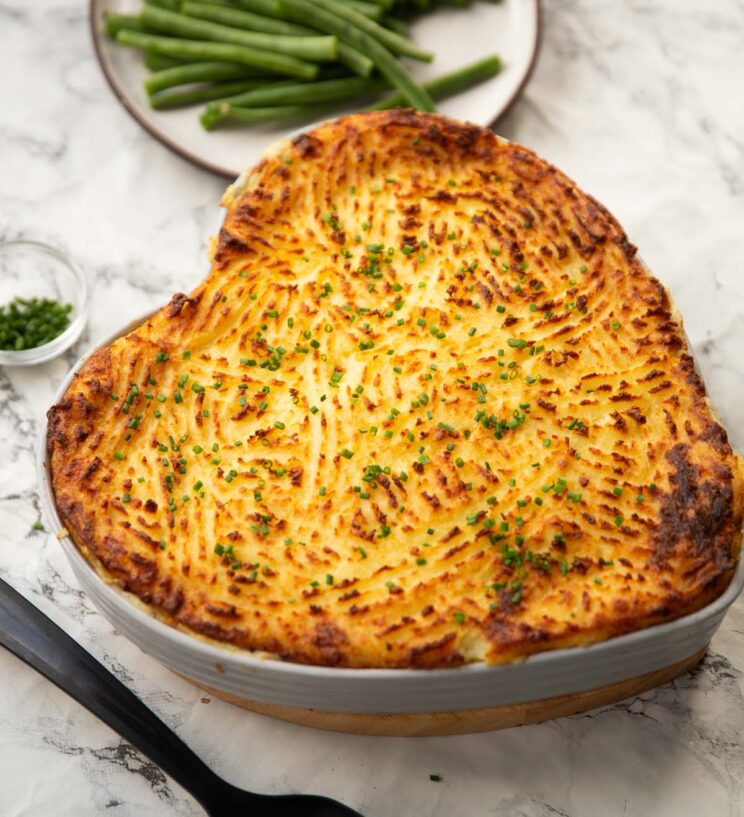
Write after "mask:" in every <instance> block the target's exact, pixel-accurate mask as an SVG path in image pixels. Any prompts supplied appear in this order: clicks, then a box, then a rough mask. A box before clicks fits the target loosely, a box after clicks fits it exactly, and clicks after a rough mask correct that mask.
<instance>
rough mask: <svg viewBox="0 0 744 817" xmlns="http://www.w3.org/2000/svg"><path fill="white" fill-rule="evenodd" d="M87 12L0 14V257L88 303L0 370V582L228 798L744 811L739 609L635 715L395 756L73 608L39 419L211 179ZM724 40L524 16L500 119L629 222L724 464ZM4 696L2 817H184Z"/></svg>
mask: <svg viewBox="0 0 744 817" xmlns="http://www.w3.org/2000/svg"><path fill="white" fill-rule="evenodd" d="M86 6H87V4H86V3H85V2H83V0H43V2H42V1H41V0H38V2H34V3H26V2H23V0H0V46H1V47H2V51H3V55H4V58H5V59H4V61H3V64H4V77H3V83H2V92H1V98H2V101H3V104H2V106H0V140H1V143H2V150H0V238H1V239H10V238H17V237H28V238H35V239H39V240H42V241H47V242H49V243H51V244H54V245H57V246H59V247H61V248H63V249H64V250H66V251H67V252H68V253H69V254H70V255H71V256H72V257H73V258H75V259H76V260H78V261H79V262H80V263H82V264H83V265H84V267H85V268H86V270H87V272H88V274H89V276H90V281H91V284H92V298H93V311H92V319H91V321H90V325H89V327H88V331H87V336H86V337H84V338H83V339H82V340H81V342H80V344H78V347H77V349H76V350H73V351H72V352H70V353H69V354H68V355H66V356H65V358H64V359H60V360H57V361H55V362H53V363H50V364H47V365H45V366H43V367H40V368H38V369H31V370H21V369H16V370H11V369H0V576H1V577H2V578H4V579H6V580H7V581H9V582H10V583H11V584H13V585H14V586H15V587H17V588H18V589H19V590H20V591H21V592H22V593H23V594H24V595H25V596H27V597H28V598H29V599H30V600H31V601H32V602H33V603H34V604H36V605H38V606H39V607H40V608H41V609H42V610H44V611H45V612H46V613H47V614H48V615H49V616H51V617H52V618H53V619H54V620H55V621H56V622H58V623H59V624H60V625H61V626H62V627H63V628H64V629H65V630H66V631H67V632H69V633H70V634H71V635H72V636H73V637H75V638H76V639H78V640H79V641H80V642H81V643H82V644H83V645H84V646H85V647H86V648H87V649H88V650H90V651H91V652H92V653H93V654H94V655H95V656H96V657H97V658H98V659H99V660H100V661H102V662H103V663H104V664H105V665H106V666H107V667H108V668H109V669H111V670H112V671H113V672H114V673H115V674H116V675H117V676H118V677H119V678H120V679H122V680H123V681H124V682H125V683H126V684H127V685H128V686H129V687H131V688H132V689H133V690H134V691H135V692H136V693H137V694H138V695H139V696H140V697H141V698H142V699H143V700H144V701H145V702H146V703H147V705H148V706H150V707H151V708H152V709H153V710H154V711H155V712H157V713H158V714H159V715H160V716H161V717H162V718H163V720H165V721H166V723H168V724H169V725H170V726H171V727H172V728H174V729H175V730H176V731H177V732H178V734H179V735H180V736H181V737H183V738H184V739H185V740H186V742H187V743H189V744H190V745H191V746H192V747H193V748H194V749H195V751H196V752H197V753H198V754H199V755H201V757H203V758H204V759H205V761H206V762H207V763H208V764H210V765H211V766H212V768H214V769H215V770H216V771H217V772H218V773H219V774H221V775H223V776H224V777H225V778H227V779H228V780H230V781H231V782H234V783H236V784H238V785H241V786H244V787H247V788H251V789H254V790H258V791H263V792H287V791H290V790H294V791H308V792H318V793H324V794H328V795H331V796H333V797H337V798H339V799H341V800H343V801H345V802H346V803H348V804H349V805H351V806H353V807H354V808H356V809H358V810H359V811H360V812H361V813H363V814H364V815H365V817H400V815H409V814H410V815H413V814H417V815H418V814H427V815H437V816H439V815H441V816H442V817H449V815H467V816H468V817H486V815H499V816H501V815H504V817H506V816H507V815H509V817H511V816H512V815H523V816H524V817H549V816H550V817H552V816H553V815H562V816H563V817H566V816H567V815H570V817H594V815H597V814H601V815H603V817H614V815H618V817H619V815H627V816H628V817H633V816H637V817H645V815H655V817H667V816H668V817H693V816H694V817H698V815H706V817H723V816H724V815H726V816H727V817H736V815H741V814H742V813H744V792H743V787H744V599H741V600H740V601H739V602H738V603H737V604H736V605H735V606H734V608H733V609H732V610H731V612H730V614H729V615H728V617H727V618H726V620H725V622H724V624H723V626H722V628H721V630H720V631H719V633H718V634H717V635H716V637H715V638H714V640H713V643H712V646H711V649H710V652H709V653H708V656H707V657H706V658H705V660H704V661H703V663H702V664H701V665H700V666H699V667H697V668H696V669H695V670H694V671H692V672H689V673H687V674H685V675H683V676H681V677H680V678H678V679H677V680H676V681H674V682H672V683H670V684H667V685H666V686H664V687H661V688H660V689H657V690H655V691H652V692H649V693H646V694H644V695H642V696H640V697H639V698H636V699H634V700H630V701H626V702H623V703H621V704H617V705H615V706H609V707H606V708H604V709H600V710H595V711H593V712H590V713H587V714H584V715H578V716H574V717H570V718H565V719H563V720H559V721H554V722H550V723H545V724H542V725H539V726H529V727H523V728H520V729H512V730H508V731H504V732H495V733H491V734H482V735H473V736H465V737H454V738H417V739H387V738H369V737H357V736H346V735H338V734H332V733H323V732H316V731H312V730H309V729H304V728H301V727H296V726H292V725H289V724H285V723H281V722H278V721H273V720H270V719H267V718H263V717H261V716H258V715H253V714H251V713H248V712H244V711H242V710H238V709H235V708H233V707H231V706H230V705H228V704H226V703H222V702H221V701H218V700H211V699H209V698H206V697H205V696H204V694H203V693H202V692H200V691H198V690H196V689H195V688H193V687H192V686H190V685H189V684H187V683H186V682H185V681H182V680H181V679H179V678H177V677H176V676H174V675H172V674H171V673H170V672H168V671H167V670H165V669H163V668H162V667H161V666H160V665H159V664H158V663H157V662H156V661H155V660H153V659H152V658H149V657H147V656H145V655H143V654H142V653H140V652H139V651H138V650H137V648H136V647H134V646H133V645H132V644H131V643H129V642H128V641H127V640H126V639H125V638H124V637H123V636H121V635H119V634H117V633H116V632H114V631H113V630H112V628H111V627H110V626H109V625H108V623H107V622H106V621H105V620H104V619H103V618H102V617H101V616H100V615H99V614H98V613H97V612H96V611H95V610H94V608H93V607H92V605H91V603H90V602H89V601H88V599H87V598H86V597H85V596H84V595H83V594H82V593H81V592H80V590H79V589H78V586H77V583H76V581H75V579H74V577H73V575H72V573H71V571H70V569H69V567H68V566H67V564H66V562H65V559H64V557H63V555H62V551H61V549H60V548H59V547H58V545H57V543H56V541H55V539H54V537H52V536H50V535H48V534H46V533H44V532H40V531H37V530H35V529H34V523H35V522H37V520H38V519H39V514H40V508H39V502H38V498H37V495H36V477H35V468H34V454H33V449H34V445H35V437H36V433H37V429H38V423H39V419H40V417H41V416H42V414H43V412H44V411H45V409H46V408H47V407H48V405H49V404H50V401H51V399H52V395H53V393H54V390H55V388H56V387H57V386H58V384H59V383H60V381H61V380H62V378H63V377H64V375H65V373H66V371H67V369H68V367H69V366H70V365H71V363H72V362H73V361H74V359H75V356H76V353H77V352H79V351H81V350H82V349H83V348H85V347H86V346H87V345H88V344H90V343H92V342H94V341H96V340H98V339H100V338H101V337H103V336H104V335H105V334H106V333H107V332H109V331H110V329H111V327H112V326H113V325H119V324H122V323H124V322H126V321H127V320H129V319H130V318H133V317H135V316H138V315H140V314H141V313H142V312H144V311H145V310H146V309H148V308H150V307H154V306H156V305H159V304H161V303H163V302H164V301H165V300H166V299H167V298H168V297H169V296H170V294H171V293H172V292H173V291H175V290H177V289H180V290H184V289H185V290H188V288H189V287H190V286H191V285H193V284H195V283H196V282H197V281H198V280H199V279H200V278H201V277H202V276H203V275H204V273H205V272H206V270H207V261H206V244H207V240H208V238H209V236H210V235H212V234H213V233H214V232H215V231H216V230H217V228H218V224H219V220H220V211H219V210H218V208H217V202H218V200H219V197H220V194H221V192H222V189H223V187H224V182H223V181H222V180H220V179H218V178H215V177H212V176H209V175H208V174H206V173H205V172H203V171H201V170H198V169H196V168H193V167H191V166H190V165H188V164H186V163H185V162H184V161H183V160H181V159H180V158H178V157H176V156H174V155H172V154H170V153H169V152H168V151H166V150H165V148H163V147H162V146H161V145H160V144H158V143H156V142H155V141H153V140H152V139H151V138H150V137H149V136H148V135H147V134H146V133H144V132H143V131H142V130H140V129H139V127H138V126H137V125H135V123H134V122H132V121H131V120H130V118H129V117H128V115H127V114H126V113H125V112H124V111H123V110H122V109H121V108H120V107H119V105H118V104H117V103H116V101H115V100H114V98H113V96H112V94H111V93H110V91H109V89H108V87H107V86H106V85H105V83H104V80H103V78H102V75H101V73H100V71H99V69H98V66H97V64H96V62H95V60H94V57H93V54H92V49H91V46H90V42H89V35H88V28H87V8H86ZM743 41H744V4H743V3H742V0H716V2H715V3H711V2H709V1H708V0H664V1H663V2H662V1H661V0H628V2H623V3H618V2H615V0H545V1H544V37H543V43H542V53H541V56H540V59H539V62H538V65H537V68H536V70H535V73H534V75H533V77H532V80H531V82H530V84H529V85H528V87H527V89H526V92H525V93H524V95H523V97H522V98H521V99H520V100H519V101H518V102H517V103H516V104H515V106H514V107H513V108H512V109H511V111H510V112H509V113H508V114H507V115H506V117H505V118H503V119H502V120H501V122H499V123H498V126H497V130H498V132H500V133H502V134H503V135H504V136H506V137H508V138H510V139H514V140H517V141H519V142H523V143H524V144H526V145H528V146H530V147H532V148H534V149H535V150H537V151H538V152H539V153H541V154H542V155H543V156H545V157H546V158H548V159H549V160H551V161H553V162H554V163H555V164H557V165H558V166H559V167H561V168H562V169H563V170H565V171H566V172H568V173H569V174H570V175H571V176H573V177H574V178H575V179H577V180H578V181H579V183H580V184H581V185H582V186H583V187H584V188H585V189H586V190H588V191H589V192H590V193H592V194H593V195H594V196H596V197H597V198H598V199H599V200H601V201H602V202H603V203H605V204H606V205H607V206H608V207H609V208H610V209H611V210H612V212H613V213H615V215H616V216H617V217H618V218H619V220H620V221H621V223H622V224H623V225H624V226H625V227H626V229H627V230H628V233H629V235H630V237H631V239H632V240H633V241H634V242H635V243H636V244H637V245H638V246H639V247H640V250H641V253H642V255H643V257H644V259H645V260H646V262H647V263H648V264H649V265H650V266H651V268H652V269H653V270H654V271H655V272H656V274H657V275H658V276H659V278H660V279H661V280H662V281H663V282H664V283H666V284H667V285H669V287H670V288H671V290H672V292H673V293H674V296H675V297H676V300H677V302H678V304H679V306H680V308H681V310H682V313H683V314H684V315H685V317H686V327H687V331H688V334H689V336H690V338H691V341H692V344H693V346H694V348H695V351H696V353H697V355H698V359H699V363H700V367H701V369H702V371H703V374H704V376H705V380H706V382H707V385H708V388H709V391H710V395H711V397H712V399H713V400H714V402H715V403H716V405H717V407H718V409H719V411H720V414H721V416H722V419H723V422H724V424H725V425H726V426H727V428H728V429H729V432H730V436H731V440H732V443H733V445H734V446H735V447H736V448H738V449H739V450H742V449H744V419H743V418H742V406H743V405H744V354H742V350H743V349H744V274H743V273H742V265H743V263H744V105H743V104H742V99H741V89H742V88H743V87H744V60H742V56H741V53H742V42H743ZM0 690H2V694H0V814H2V815H3V817H46V815H54V816H55V817H65V815H88V814H96V815H99V814H101V815H102V814H106V815H111V817H138V816H139V815H143V814H148V815H152V817H167V816H170V815H174V816H175V815H183V816H184V817H185V816H186V815H198V814H201V813H202V812H201V810H200V809H199V807H198V806H197V805H196V803H195V802H194V801H193V800H191V799H190V798H189V797H188V796H187V795H186V794H185V793H184V792H183V791H182V790H181V789H180V788H178V787H177V786H176V785H175V784H173V783H172V782H171V781H170V780H168V779H167V778H166V777H165V776H164V775H163V774H162V773H161V772H160V770H159V769H158V768H157V767H156V766H154V765H153V764H151V763H150V762H149V761H148V760H146V759H145V758H144V757H142V756H141V755H139V754H138V753H137V752H135V751H134V750H133V749H132V748H131V747H130V746H128V745H127V744H125V743H123V742H122V741H121V740H120V739H119V738H118V736H117V735H115V734H114V733H113V732H111V731H110V730H109V729H108V728H107V727H105V726H103V725H102V724H101V723H99V722H98V721H96V720H95V719H94V718H93V717H92V716H91V715H89V714H88V713H87V711H85V710H83V709H82V708H81V707H79V706H78V705H77V704H75V703H73V702H72V701H71V700H70V699H69V698H67V697H66V696H65V695H64V694H63V693H61V692H59V691H58V690H57V689H55V688H54V687H53V686H52V685H51V684H49V683H48V682H46V681H45V680H43V679H42V678H41V677H40V676H38V675H37V674H35V673H34V672H33V671H31V670H30V669H28V668H26V667H25V666H24V665H23V664H21V662H20V661H18V660H16V659H15V658H14V657H12V656H11V655H10V654H8V653H6V652H4V651H2V650H0ZM430 774H438V775H441V778H442V779H441V781H440V782H432V781H430V779H429V775H430Z"/></svg>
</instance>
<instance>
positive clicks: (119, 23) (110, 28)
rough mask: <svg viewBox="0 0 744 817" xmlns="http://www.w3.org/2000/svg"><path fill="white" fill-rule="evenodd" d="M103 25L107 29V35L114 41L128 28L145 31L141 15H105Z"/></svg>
mask: <svg viewBox="0 0 744 817" xmlns="http://www.w3.org/2000/svg"><path fill="white" fill-rule="evenodd" d="M103 23H104V26H105V28H106V34H108V36H109V37H111V39H112V40H115V39H116V35H117V34H118V33H119V32H120V31H121V30H122V29H123V28H128V29H131V30H132V31H144V30H145V27H144V26H143V25H142V18H141V17H140V15H139V14H106V15H104V18H103Z"/></svg>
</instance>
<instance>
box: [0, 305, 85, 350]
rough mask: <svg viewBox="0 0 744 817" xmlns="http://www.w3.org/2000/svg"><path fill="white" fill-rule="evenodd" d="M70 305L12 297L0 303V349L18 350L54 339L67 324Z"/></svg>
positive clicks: (70, 310) (30, 347)
mask: <svg viewBox="0 0 744 817" xmlns="http://www.w3.org/2000/svg"><path fill="white" fill-rule="evenodd" d="M71 312H72V305H71V304H61V303H59V302H58V301H52V300H50V299H48V298H14V299H13V300H12V301H11V302H10V303H8V304H5V306H0V349H3V350H10V351H14V352H20V351H21V350H23V349H35V348H36V347H37V346H43V345H44V344H45V343H49V341H51V340H54V339H55V338H56V337H58V336H59V335H61V334H62V332H64V331H65V329H67V327H68V326H69V325H70V313H71Z"/></svg>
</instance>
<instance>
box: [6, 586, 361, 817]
mask: <svg viewBox="0 0 744 817" xmlns="http://www.w3.org/2000/svg"><path fill="white" fill-rule="evenodd" d="M0 644H2V646H4V647H7V649H9V650H10V651H11V652H12V653H14V654H15V655H17V656H18V657H19V658H21V659H22V660H23V661H25V662H26V663H27V664H29V665H30V666H32V667H33V668H34V669H36V670H38V671H39V672H40V673H41V674H42V675H44V676H46V677H47V678H48V679H49V680H50V681H52V682H53V683H55V684H56V685H57V686H58V687H59V688H60V689H61V690H63V691H64V692H66V693H67V694H68V695H70V696H71V697H72V698H74V699H75V700H76V701H77V702H78V703H80V704H82V705H83V706H84V707H85V708H86V709H88V710H90V711H91V712H92V713H93V714H94V715H96V716H97V717H98V718H100V719H101V720H102V721H103V722H104V723H106V724H108V725H109V726H110V727H111V728H112V729H113V730H114V731H115V732H118V733H119V734H120V735H121V736H122V737H123V738H124V739H125V740H127V741H129V743H131V744H132V745H133V746H135V747H136V748H137V749H139V750H140V751H141V752H142V753H143V754H145V755H147V757H149V758H150V759H151V760H153V761H154V762H155V763H157V764H158V766H160V767H161V768H162V769H163V771H165V772H166V773H167V774H169V775H170V776H171V777H172V778H173V779H174V780H175V781H176V782H177V783H179V784H180V785H181V786H183V788H184V789H186V791H187V792H189V794H191V795H192V796H193V797H194V798H195V799H196V800H198V801H199V803H201V805H202V806H204V808H205V810H206V811H207V814H209V815H210V817H223V815H224V817H227V815H229V817H361V815H360V814H359V813H358V812H356V811H354V810H353V809H350V808H348V807H347V806H344V805H342V804H341V803H337V802H336V801H335V800H330V799H329V798H327V797H317V796H315V795H308V794H288V795H275V796H272V795H266V794H253V793H252V792H247V791H243V790H242V789H238V788H236V787H235V786H232V785H230V784H229V783H226V782H225V781H224V780H222V778H220V777H218V776H217V775H216V774H215V773H214V772H213V771H212V770H211V769H210V768H209V767H208V766H206V765H205V764H204V763H203V762H202V761H201V760H200V759H199V758H198V757H197V756H196V755H195V754H194V752H192V751H191V749H189V747H188V746H187V745H186V744H185V743H184V742H183V741H182V740H181V739H180V738H179V737H177V736H176V734H175V733H174V732H172V731H171V730H170V729H169V728H168V727H167V726H166V725H165V724H164V723H163V722H162V721H161V720H160V719H159V718H158V717H156V715H155V714H154V713H153V712H152V711H151V710H149V709H148V708H147V707H146V706H145V705H144V704H143V703H142V701H140V699H139V698H137V696H136V695H134V694H133V693H132V692H130V691H129V690H128V689H127V688H126V687H125V686H124V685H123V684H122V683H121V682H120V681H119V680H117V679H116V678H115V677H114V676H113V675H112V674H111V673H110V672H109V671H108V670H107V669H106V668H105V667H104V666H103V665H102V664H99V662H98V661H96V660H95V658H93V656H92V655H91V654H90V653H88V652H87V651H86V650H84V649H83V648H82V647H81V646H80V645H79V644H78V643H77V642H76V641H74V640H73V639H72V638H70V636H68V635H67V634H66V633H65V632H64V631H63V630H61V629H60V628H59V627H58V626H57V625H56V624H55V623H54V622H53V621H52V620H51V619H49V618H47V617H46V616H45V615H44V613H42V612H41V610H39V609H38V608H37V607H35V606H34V605H33V604H31V603H30V602H29V601H27V600H26V599H25V598H24V597H23V596H22V595H21V594H20V593H18V592H17V591H15V590H14V589H13V588H12V587H11V586H10V585H9V584H7V583H6V582H4V581H2V579H0Z"/></svg>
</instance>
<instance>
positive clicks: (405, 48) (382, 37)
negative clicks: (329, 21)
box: [280, 0, 434, 62]
mask: <svg viewBox="0 0 744 817" xmlns="http://www.w3.org/2000/svg"><path fill="white" fill-rule="evenodd" d="M280 1H281V0H280ZM314 2H315V4H316V5H317V6H318V10H320V9H323V10H325V11H327V12H328V13H330V14H335V15H336V16H337V17H340V18H341V19H342V20H345V21H346V22H347V23H350V24H351V25H353V26H355V27H356V28H358V29H359V30H360V31H363V32H364V33H365V34H368V35H369V36H370V37H374V38H375V40H377V42H378V43H380V44H381V45H384V46H385V48H387V49H388V51H391V52H392V53H393V54H400V55H403V56H406V57H411V58H412V59H414V60H420V61H422V62H431V61H432V60H433V59H434V55H433V54H432V53H431V51H426V50H424V49H423V48H420V47H419V46H418V45H416V43H414V42H411V40H407V39H406V38H405V37H401V36H400V34H396V33H395V32H394V31H390V30H389V29H387V28H383V27H382V26H380V25H378V24H377V23H375V22H374V20H370V19H369V18H368V17H365V16H364V15H363V14H359V12H357V11H355V10H354V9H353V8H352V7H351V6H348V5H346V4H345V3H342V2H340V1H339V0H314Z"/></svg>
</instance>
